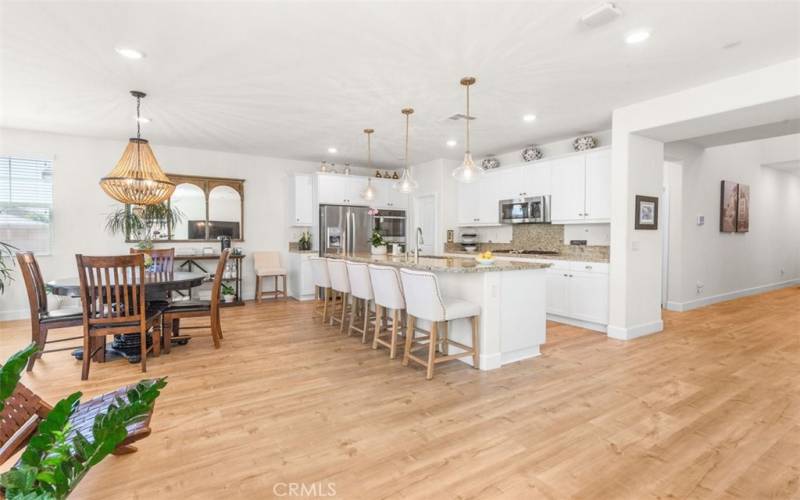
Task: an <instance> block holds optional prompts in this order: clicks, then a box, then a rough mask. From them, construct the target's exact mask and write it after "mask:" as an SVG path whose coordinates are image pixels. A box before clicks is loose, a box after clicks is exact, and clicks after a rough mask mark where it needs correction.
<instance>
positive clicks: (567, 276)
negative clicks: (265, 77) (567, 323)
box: [547, 262, 608, 325]
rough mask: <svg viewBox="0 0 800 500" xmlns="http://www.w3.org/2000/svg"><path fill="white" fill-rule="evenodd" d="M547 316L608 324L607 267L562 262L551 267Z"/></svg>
mask: <svg viewBox="0 0 800 500" xmlns="http://www.w3.org/2000/svg"><path fill="white" fill-rule="evenodd" d="M547 314H553V315H557V316H562V317H564V318H570V319H575V320H579V321H586V322H589V323H598V324H600V325H606V324H608V264H603V263H600V264H596V263H591V262H559V263H557V264H554V266H553V267H551V268H549V269H548V270H547Z"/></svg>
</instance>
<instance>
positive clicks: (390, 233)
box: [372, 210, 406, 244]
mask: <svg viewBox="0 0 800 500" xmlns="http://www.w3.org/2000/svg"><path fill="white" fill-rule="evenodd" d="M372 220H373V225H372V227H373V229H374V230H375V231H377V232H378V233H380V235H381V236H383V239H384V240H386V241H387V242H389V243H402V244H405V242H406V211H405V210H378V213H377V214H376V215H373V216H372Z"/></svg>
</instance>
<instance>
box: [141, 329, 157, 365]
mask: <svg viewBox="0 0 800 500" xmlns="http://www.w3.org/2000/svg"><path fill="white" fill-rule="evenodd" d="M139 339H140V342H141V344H140V345H139V356H141V357H142V373H145V372H146V371H147V327H146V326H145V327H144V328H141V329H140V330H139ZM155 341H156V339H153V342H155Z"/></svg>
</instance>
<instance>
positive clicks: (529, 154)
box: [522, 145, 544, 161]
mask: <svg viewBox="0 0 800 500" xmlns="http://www.w3.org/2000/svg"><path fill="white" fill-rule="evenodd" d="M542 156H544V154H543V153H542V150H541V149H539V148H538V147H537V146H533V145H531V146H528V147H527V148H525V149H523V150H522V159H523V160H525V161H535V160H540V159H541V158H542Z"/></svg>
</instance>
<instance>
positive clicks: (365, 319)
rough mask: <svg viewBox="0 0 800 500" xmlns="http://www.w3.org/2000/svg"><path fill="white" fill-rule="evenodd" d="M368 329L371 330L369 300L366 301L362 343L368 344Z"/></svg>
mask: <svg viewBox="0 0 800 500" xmlns="http://www.w3.org/2000/svg"><path fill="white" fill-rule="evenodd" d="M367 328H369V300H367V299H364V328H362V329H361V343H362V344H366V343H367Z"/></svg>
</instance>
